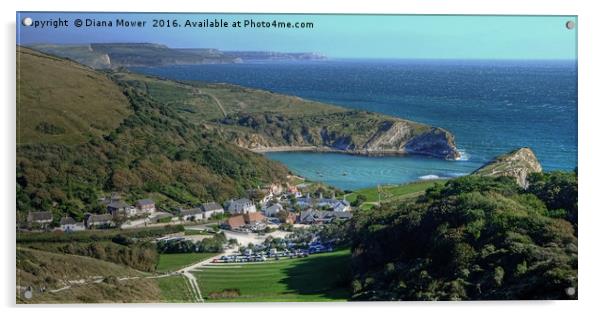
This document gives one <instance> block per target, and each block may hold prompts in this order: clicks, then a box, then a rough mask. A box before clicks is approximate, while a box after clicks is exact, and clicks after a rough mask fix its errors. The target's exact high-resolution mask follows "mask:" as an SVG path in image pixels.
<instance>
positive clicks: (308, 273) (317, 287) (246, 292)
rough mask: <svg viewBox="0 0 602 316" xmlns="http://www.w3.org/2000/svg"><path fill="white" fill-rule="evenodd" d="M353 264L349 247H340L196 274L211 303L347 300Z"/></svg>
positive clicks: (205, 270) (210, 269)
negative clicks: (334, 249) (318, 252)
mask: <svg viewBox="0 0 602 316" xmlns="http://www.w3.org/2000/svg"><path fill="white" fill-rule="evenodd" d="M349 264H350V252H349V250H340V251H336V252H332V253H323V254H317V255H312V256H310V257H307V258H301V259H285V260H281V261H271V262H266V263H256V264H229V265H223V266H213V267H203V269H202V271H200V272H196V273H195V276H196V277H197V280H198V282H199V286H200V287H201V292H202V293H203V297H204V298H205V299H206V301H208V302H216V301H221V302H224V301H226V302H227V301H234V302H266V301H269V302H278V301H279V302H289V301H297V302H301V301H333V300H346V299H348V297H349V290H348V288H347V287H348V281H349V273H350V271H349V269H350V267H349ZM226 293H237V295H234V297H233V296H232V295H230V296H229V297H228V295H227V294H226ZM224 296H225V297H224Z"/></svg>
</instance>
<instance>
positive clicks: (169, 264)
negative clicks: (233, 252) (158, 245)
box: [157, 253, 216, 272]
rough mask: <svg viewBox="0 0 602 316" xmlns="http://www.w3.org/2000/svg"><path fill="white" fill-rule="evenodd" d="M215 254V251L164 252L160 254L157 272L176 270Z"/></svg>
mask: <svg viewBox="0 0 602 316" xmlns="http://www.w3.org/2000/svg"><path fill="white" fill-rule="evenodd" d="M215 255H216V254H215V253H162V254H160V255H159V263H158V264H157V272H168V271H175V270H178V269H181V268H184V267H186V266H189V265H191V264H193V263H195V262H199V261H203V260H205V259H207V258H211V257H213V256H215Z"/></svg>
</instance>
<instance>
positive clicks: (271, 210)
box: [264, 203, 284, 217]
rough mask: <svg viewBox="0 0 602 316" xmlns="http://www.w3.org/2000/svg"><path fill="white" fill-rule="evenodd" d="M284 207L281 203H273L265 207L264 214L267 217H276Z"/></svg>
mask: <svg viewBox="0 0 602 316" xmlns="http://www.w3.org/2000/svg"><path fill="white" fill-rule="evenodd" d="M283 209H284V208H283V207H282V205H281V204H280V203H276V204H273V205H272V206H270V207H268V208H266V209H265V211H264V214H265V216H267V217H275V216H276V214H278V212H280V211H282V210H283Z"/></svg>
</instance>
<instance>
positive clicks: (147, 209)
mask: <svg viewBox="0 0 602 316" xmlns="http://www.w3.org/2000/svg"><path fill="white" fill-rule="evenodd" d="M136 208H137V209H138V211H139V212H141V213H154V212H155V201H153V200H151V199H142V200H138V201H136Z"/></svg>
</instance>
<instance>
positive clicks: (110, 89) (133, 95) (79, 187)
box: [17, 49, 288, 220]
mask: <svg viewBox="0 0 602 316" xmlns="http://www.w3.org/2000/svg"><path fill="white" fill-rule="evenodd" d="M17 54H18V60H20V63H19V67H20V76H21V78H30V79H31V80H30V81H28V82H23V83H22V84H23V85H22V86H20V89H21V90H22V91H23V92H22V93H23V94H28V93H32V91H34V92H35V95H36V97H35V98H19V100H18V104H17V108H18V109H20V110H19V112H18V117H17V119H18V121H19V122H32V121H35V120H37V119H39V118H44V119H48V118H49V117H52V116H53V115H54V114H55V113H56V112H57V111H59V112H62V111H63V110H65V111H67V110H69V111H71V109H70V108H63V106H67V105H74V106H77V105H79V104H80V103H81V102H80V100H82V99H83V100H108V101H111V102H110V104H104V103H98V105H97V106H95V107H94V109H88V110H87V111H92V112H93V113H92V115H90V116H89V117H88V116H84V114H82V117H77V118H74V119H73V120H74V122H75V123H77V126H78V128H79V129H77V130H76V129H75V128H74V129H73V130H72V132H71V133H70V134H69V135H74V136H78V135H79V134H80V133H82V132H81V131H82V130H86V129H94V127H93V126H95V125H94V124H95V123H96V121H97V120H94V119H93V118H102V117H108V116H111V115H113V116H114V112H116V110H115V107H116V106H118V107H119V108H120V109H121V108H123V113H122V114H120V115H121V116H120V117H123V118H122V119H121V120H116V119H115V118H114V117H113V116H112V117H113V118H112V119H111V120H110V121H111V122H114V123H115V122H116V123H117V124H116V125H114V126H107V127H106V128H105V129H103V130H102V133H101V132H100V130H98V132H97V133H89V134H83V135H85V136H86V137H80V138H77V140H78V141H77V142H76V141H75V140H73V139H68V140H69V141H67V139H66V140H65V141H62V142H58V141H50V140H48V137H49V136H47V135H46V134H40V133H34V132H32V128H29V129H25V127H23V128H22V129H25V131H27V133H28V134H26V133H25V132H24V133H19V134H18V135H19V136H20V137H21V138H25V139H27V140H28V141H27V142H19V144H18V146H17V210H18V211H19V214H20V218H22V217H23V216H24V215H25V213H26V212H27V211H29V210H31V209H34V210H36V209H38V210H50V211H53V212H54V213H55V215H56V216H55V218H56V219H57V220H58V219H59V218H60V215H62V214H71V215H72V216H74V217H75V218H77V219H80V218H81V217H82V215H83V213H84V212H88V211H92V212H98V211H101V210H102V209H103V207H102V206H101V205H99V204H98V197H99V196H101V195H103V194H106V193H107V192H112V191H117V192H123V194H124V197H125V198H126V200H128V201H130V202H131V201H133V200H134V199H139V198H145V197H149V196H150V197H151V198H153V199H155V201H156V202H158V205H159V206H160V207H162V208H165V209H167V210H171V209H175V208H177V207H179V206H186V205H196V204H198V203H200V202H204V201H209V200H215V201H224V200H226V199H229V198H232V197H236V196H240V195H243V194H244V192H245V190H246V189H250V188H256V187H257V186H259V185H262V184H266V183H272V182H283V181H286V175H287V173H288V171H287V169H286V168H285V167H284V166H283V165H281V164H279V163H276V162H272V161H269V160H267V159H266V158H264V157H263V156H262V155H259V154H255V153H252V152H250V151H248V150H244V149H241V148H239V147H238V146H235V145H232V144H229V143H228V142H226V141H225V140H224V139H223V137H222V136H221V135H220V134H219V133H217V132H216V131H214V130H212V129H208V128H205V127H204V126H202V125H198V124H192V123H191V122H190V121H189V120H188V119H187V118H186V117H183V116H181V115H179V114H178V113H177V112H176V111H174V109H172V108H170V107H169V106H165V105H164V104H162V103H160V102H157V101H156V100H154V99H153V98H151V97H149V96H148V95H147V94H145V93H144V92H143V91H140V90H139V89H137V88H135V87H132V86H130V85H128V84H127V83H125V82H121V83H119V84H117V83H115V82H113V81H111V80H109V79H107V77H106V76H105V75H103V74H101V73H98V72H94V71H92V70H89V69H87V68H85V67H82V66H81V65H78V64H75V63H72V62H68V61H65V60H62V59H57V58H54V57H49V56H47V55H43V54H40V53H34V52H31V51H30V50H26V49H18V51H17ZM67 75H68V76H69V82H74V83H78V82H86V81H88V80H93V82H97V83H98V84H91V85H86V86H82V85H79V84H65V86H63V87H61V88H60V90H58V91H60V95H59V96H60V98H61V100H62V101H61V102H59V103H57V104H56V105H55V106H54V107H47V106H44V105H45V104H47V103H48V101H47V100H53V98H55V97H57V95H56V92H57V90H53V89H49V88H47V87H46V86H45V85H46V84H47V82H52V81H57V82H60V81H61V80H63V79H61V78H60V77H63V76H67ZM34 77H37V78H34ZM57 89H58V88H57ZM99 102H101V101H99ZM28 108H34V109H36V111H27V110H26V109H28ZM21 109H24V110H21ZM73 111H76V112H77V110H76V109H73ZM128 113H129V114H128ZM124 114H126V115H124ZM66 115H67V116H69V115H71V114H66ZM52 122H57V123H53V124H59V123H58V122H59V120H58V119H57V120H56V121H52ZM61 127H62V125H61ZM64 128H65V129H67V126H65V127H64ZM21 135H24V136H21Z"/></svg>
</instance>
